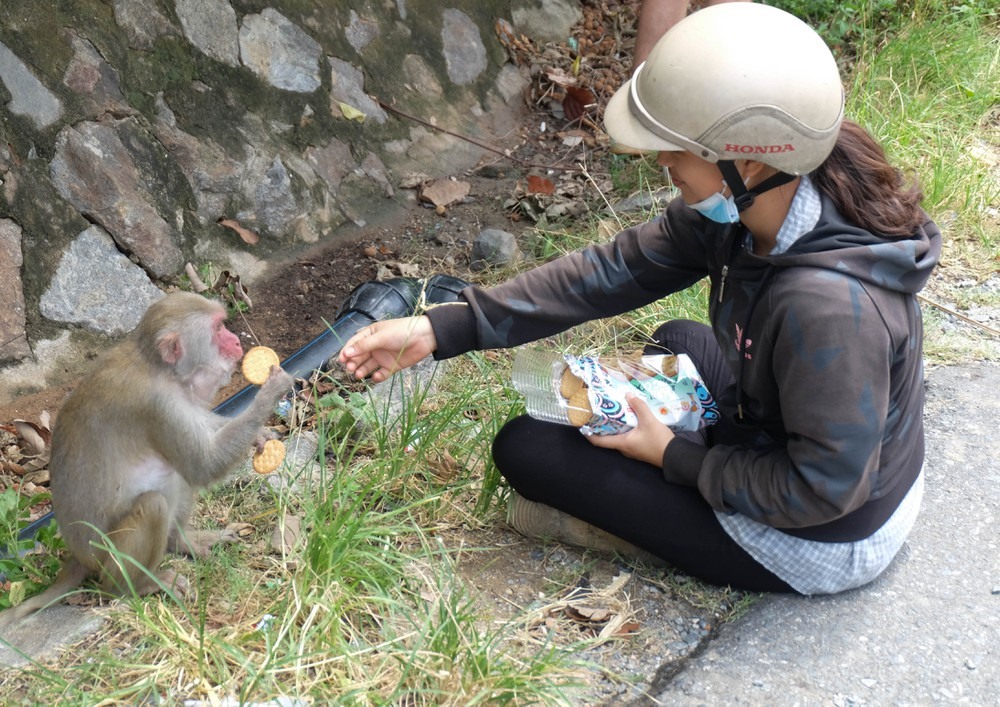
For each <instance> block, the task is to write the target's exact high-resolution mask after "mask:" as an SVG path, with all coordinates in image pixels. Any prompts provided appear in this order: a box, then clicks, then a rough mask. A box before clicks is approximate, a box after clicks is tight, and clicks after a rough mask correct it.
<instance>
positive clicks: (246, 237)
mask: <svg viewBox="0 0 1000 707" xmlns="http://www.w3.org/2000/svg"><path fill="white" fill-rule="evenodd" d="M216 223H218V224H219V225H220V226H225V227H226V228H231V229H233V230H234V231H236V233H237V235H239V237H240V238H242V239H243V242H244V243H247V244H249V245H257V243H258V241H260V236H258V235H257V233H256V232H255V231H251V230H250V229H249V228H246V227H244V226H242V225H240V222H239V221H236V220H234V219H231V218H220V219H219V220H218V221H216Z"/></svg>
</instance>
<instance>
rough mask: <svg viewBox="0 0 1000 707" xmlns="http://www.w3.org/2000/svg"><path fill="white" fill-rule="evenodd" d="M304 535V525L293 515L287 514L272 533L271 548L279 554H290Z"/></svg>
mask: <svg viewBox="0 0 1000 707" xmlns="http://www.w3.org/2000/svg"><path fill="white" fill-rule="evenodd" d="M301 535H302V525H301V522H300V521H299V519H298V518H297V517H296V516H293V515H286V516H285V517H284V519H283V520H281V521H279V522H278V525H277V526H275V528H274V530H273V531H272V533H271V549H272V550H274V551H275V552H276V553H278V554H279V555H288V554H290V553H291V552H292V550H293V549H295V544H296V543H297V542H298V540H299V537H300V536H301Z"/></svg>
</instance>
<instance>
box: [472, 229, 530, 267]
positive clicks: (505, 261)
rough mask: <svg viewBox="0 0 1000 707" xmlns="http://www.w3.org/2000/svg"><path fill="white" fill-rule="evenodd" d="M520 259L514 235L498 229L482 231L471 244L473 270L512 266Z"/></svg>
mask: <svg viewBox="0 0 1000 707" xmlns="http://www.w3.org/2000/svg"><path fill="white" fill-rule="evenodd" d="M520 259H521V249H520V248H519V247H518V245H517V239H516V238H515V237H514V234H512V233H508V232H507V231H501V230H500V229H498V228H487V229H484V230H483V231H482V232H481V233H480V234H479V236H478V237H477V238H476V240H475V241H474V242H473V244H472V257H471V264H470V266H471V267H472V269H473V270H483V269H485V268H488V267H503V266H506V265H512V264H513V263H516V262H517V261H518V260H520Z"/></svg>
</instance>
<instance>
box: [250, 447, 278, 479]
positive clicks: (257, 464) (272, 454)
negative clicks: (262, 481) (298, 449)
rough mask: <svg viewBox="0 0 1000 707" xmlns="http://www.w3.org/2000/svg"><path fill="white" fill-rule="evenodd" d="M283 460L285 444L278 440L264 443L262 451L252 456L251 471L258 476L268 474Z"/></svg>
mask: <svg viewBox="0 0 1000 707" xmlns="http://www.w3.org/2000/svg"><path fill="white" fill-rule="evenodd" d="M284 460H285V444H284V443H283V442H282V441H281V440H280V439H269V440H267V441H266V442H264V449H263V450H262V451H260V452H258V453H256V454H254V455H253V470H254V471H256V472H257V473H258V474H270V473H271V472H272V471H274V470H275V469H277V468H278V466H280V465H281V462H283V461H284Z"/></svg>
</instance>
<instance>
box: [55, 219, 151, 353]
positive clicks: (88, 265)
mask: <svg viewBox="0 0 1000 707" xmlns="http://www.w3.org/2000/svg"><path fill="white" fill-rule="evenodd" d="M162 296H163V293H162V292H161V291H160V290H158V289H157V288H156V287H155V286H154V285H153V283H151V282H150V281H149V278H147V277H146V275H145V274H144V273H143V272H142V270H141V269H140V268H139V267H138V266H137V265H135V264H134V263H132V262H131V261H130V260H129V259H128V258H126V257H125V256H124V255H122V254H121V253H119V252H118V250H117V248H115V244H114V241H113V240H112V239H111V236H109V235H108V234H107V232H105V231H104V229H102V228H101V227H100V226H91V227H90V228H88V229H87V230H86V231H84V232H83V233H81V234H80V235H79V236H77V238H76V240H74V241H73V242H72V243H71V244H70V246H69V248H67V249H66V252H65V253H63V257H62V260H60V261H59V267H58V268H57V269H56V274H55V276H54V277H53V278H52V284H51V285H50V286H49V288H48V289H47V290H46V291H45V292H44V293H43V294H42V297H41V302H40V303H39V308H40V311H41V313H42V316H44V317H46V318H48V319H51V320H52V321H56V322H64V323H68V324H79V325H81V326H84V327H86V328H87V329H90V330H91V331H96V332H99V333H102V334H107V335H108V336H118V335H121V334H126V333H128V332H130V331H132V330H133V329H134V328H135V327H136V325H138V324H139V320H140V319H141V318H142V314H143V312H145V311H146V309H147V308H148V307H149V305H151V304H152V303H153V302H155V301H156V300H158V299H159V298H160V297H162Z"/></svg>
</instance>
